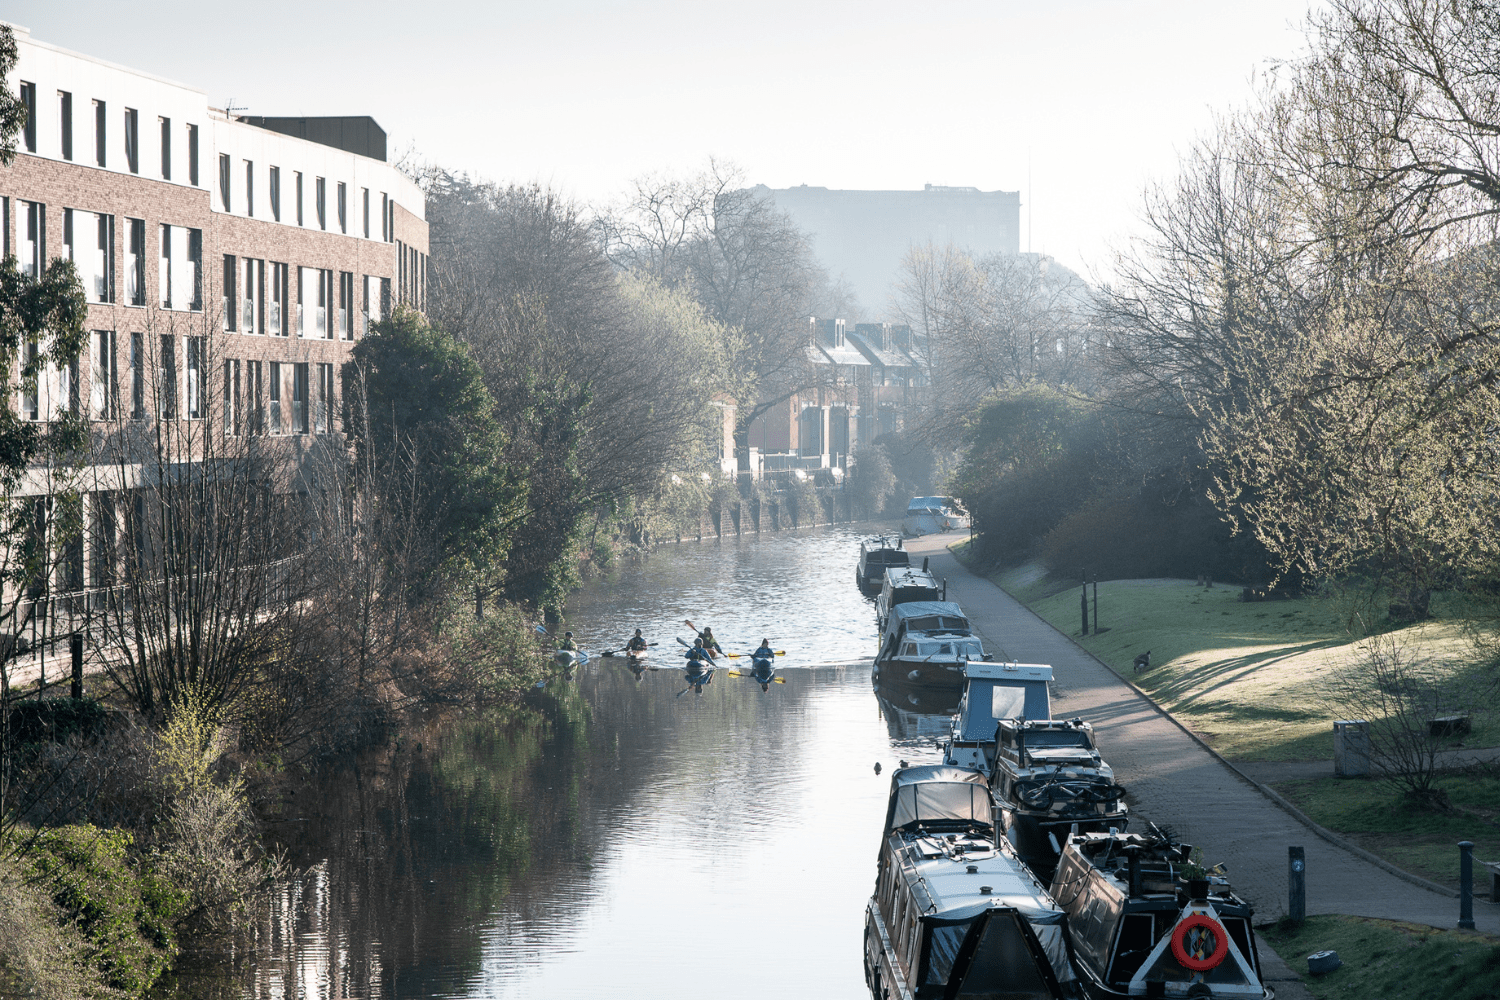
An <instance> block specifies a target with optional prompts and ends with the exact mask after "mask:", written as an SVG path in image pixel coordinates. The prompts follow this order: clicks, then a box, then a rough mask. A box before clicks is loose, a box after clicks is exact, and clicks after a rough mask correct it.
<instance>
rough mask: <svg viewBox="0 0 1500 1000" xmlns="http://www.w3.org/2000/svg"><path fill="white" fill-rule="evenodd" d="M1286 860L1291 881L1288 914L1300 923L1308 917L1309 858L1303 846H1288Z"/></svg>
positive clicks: (1289, 880)
mask: <svg viewBox="0 0 1500 1000" xmlns="http://www.w3.org/2000/svg"><path fill="white" fill-rule="evenodd" d="M1286 861H1287V881H1288V883H1289V891H1288V893H1287V896H1288V898H1287V907H1286V911H1287V916H1289V917H1291V918H1292V919H1293V920H1296V921H1297V922H1299V923H1300V922H1301V921H1303V920H1306V919H1307V858H1306V855H1305V853H1304V852H1303V850H1302V848H1300V847H1288V848H1287V849H1286Z"/></svg>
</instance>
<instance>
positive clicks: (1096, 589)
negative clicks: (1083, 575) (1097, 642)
mask: <svg viewBox="0 0 1500 1000" xmlns="http://www.w3.org/2000/svg"><path fill="white" fill-rule="evenodd" d="M1094 634H1095V635H1098V634H1099V578H1098V577H1097V576H1096V577H1094Z"/></svg>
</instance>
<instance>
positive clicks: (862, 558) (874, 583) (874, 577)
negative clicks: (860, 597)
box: [854, 538, 911, 594]
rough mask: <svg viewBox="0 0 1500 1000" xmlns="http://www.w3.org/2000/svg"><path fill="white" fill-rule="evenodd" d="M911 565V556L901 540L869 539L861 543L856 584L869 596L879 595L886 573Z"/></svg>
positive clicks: (856, 569)
mask: <svg viewBox="0 0 1500 1000" xmlns="http://www.w3.org/2000/svg"><path fill="white" fill-rule="evenodd" d="M909 565H911V556H910V554H908V553H907V551H906V550H905V549H903V548H902V547H901V539H900V538H897V539H896V540H895V541H894V542H892V541H891V540H890V539H888V538H867V539H865V540H864V541H862V542H860V543H859V564H858V565H857V566H855V567H854V582H855V583H857V584H858V585H859V589H860V590H863V591H864V592H865V593H867V594H878V593H879V592H880V585H881V582H882V581H883V580H884V579H885V571H886V570H888V569H891V568H893V567H894V568H897V569H899V568H900V567H902V566H909Z"/></svg>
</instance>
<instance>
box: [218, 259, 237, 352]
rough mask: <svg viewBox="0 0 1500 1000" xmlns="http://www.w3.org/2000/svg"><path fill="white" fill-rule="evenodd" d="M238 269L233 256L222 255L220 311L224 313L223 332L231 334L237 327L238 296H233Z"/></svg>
mask: <svg viewBox="0 0 1500 1000" xmlns="http://www.w3.org/2000/svg"><path fill="white" fill-rule="evenodd" d="M239 274H240V267H239V261H237V260H236V259H235V257H234V255H233V254H225V255H224V288H223V293H224V296H223V303H222V309H223V312H224V330H225V332H226V333H233V332H234V331H235V330H236V329H237V328H238V326H239V324H238V323H237V322H236V320H238V319H239V312H240V310H239V296H237V295H235V294H234V286H235V285H236V284H237V283H238V282H237V281H236V279H237V278H238V277H239Z"/></svg>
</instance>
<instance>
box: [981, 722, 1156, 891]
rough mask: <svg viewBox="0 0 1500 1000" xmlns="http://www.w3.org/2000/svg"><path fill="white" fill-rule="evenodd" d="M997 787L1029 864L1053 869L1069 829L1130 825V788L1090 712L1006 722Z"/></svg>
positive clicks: (1003, 813)
mask: <svg viewBox="0 0 1500 1000" xmlns="http://www.w3.org/2000/svg"><path fill="white" fill-rule="evenodd" d="M997 736H998V748H997V750H996V754H995V765H994V771H993V773H992V774H991V775H990V789H991V791H992V792H993V794H994V798H995V804H996V805H997V806H999V810H1000V823H1001V826H1002V828H1003V829H1004V830H1005V835H1006V837H1007V838H1008V839H1009V840H1010V842H1011V843H1012V844H1014V845H1015V847H1016V853H1018V854H1020V855H1021V858H1022V860H1024V861H1025V862H1026V863H1027V864H1028V865H1030V866H1031V867H1032V868H1033V869H1034V870H1035V871H1037V872H1038V873H1039V874H1044V875H1050V874H1051V872H1052V870H1053V866H1054V865H1056V864H1057V856H1058V853H1059V852H1060V851H1061V850H1062V847H1061V844H1062V843H1063V842H1064V841H1066V840H1067V839H1068V833H1069V832H1070V831H1071V832H1073V833H1080V832H1081V833H1094V832H1103V831H1107V830H1119V831H1123V830H1124V829H1125V826H1126V824H1127V823H1128V822H1129V820H1130V807H1129V806H1127V805H1126V804H1125V789H1124V788H1123V787H1121V786H1120V785H1117V784H1115V773H1114V770H1113V769H1112V768H1111V767H1110V766H1109V765H1108V764H1107V763H1105V761H1104V759H1103V758H1102V757H1100V756H1099V751H1098V750H1097V749H1096V748H1095V746H1094V730H1093V727H1092V726H1090V725H1089V724H1088V723H1087V722H1084V721H1083V720H1082V719H1070V720H1063V719H1037V720H1034V721H1033V720H1022V719H1006V720H1003V721H1002V722H1001V723H1000V728H999V732H998V734H997Z"/></svg>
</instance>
